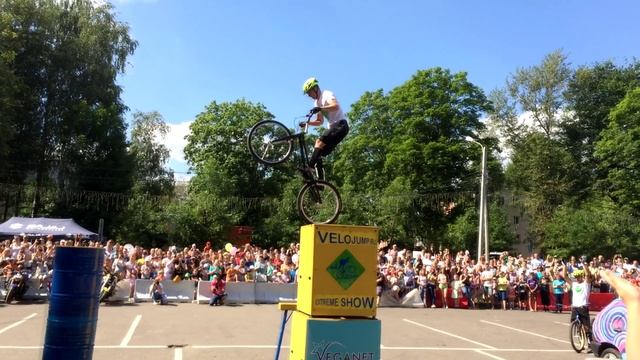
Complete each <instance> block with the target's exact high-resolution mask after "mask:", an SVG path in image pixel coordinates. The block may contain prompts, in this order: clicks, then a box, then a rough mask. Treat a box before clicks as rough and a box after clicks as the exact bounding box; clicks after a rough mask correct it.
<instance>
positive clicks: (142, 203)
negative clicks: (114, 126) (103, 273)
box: [119, 112, 174, 246]
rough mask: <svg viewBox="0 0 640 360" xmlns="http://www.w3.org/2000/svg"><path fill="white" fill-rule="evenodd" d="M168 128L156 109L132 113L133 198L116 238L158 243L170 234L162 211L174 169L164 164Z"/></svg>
mask: <svg viewBox="0 0 640 360" xmlns="http://www.w3.org/2000/svg"><path fill="white" fill-rule="evenodd" d="M168 131H169V127H168V126H167V125H166V123H165V122H164V119H163V118H162V115H160V114H159V113H158V112H151V113H142V112H136V113H134V114H133V128H132V130H131V145H130V146H129V152H130V154H131V156H132V158H133V163H134V171H133V178H134V184H133V188H132V198H131V199H130V200H129V202H128V204H127V208H126V209H125V211H124V212H123V216H122V220H121V225H120V226H119V233H120V234H119V237H120V238H122V239H123V240H126V239H127V238H131V239H136V242H137V243H139V244H141V245H144V246H159V245H163V243H164V242H165V241H166V240H167V236H166V234H168V233H169V231H168V230H170V229H167V227H166V226H165V225H166V224H167V221H165V217H166V214H165V213H164V211H165V209H164V208H165V207H166V206H167V204H168V202H169V200H170V198H171V197H172V195H173V185H174V184H173V181H174V178H173V172H172V171H171V170H168V169H167V168H166V167H165V166H166V164H167V161H168V160H169V149H167V147H166V146H164V145H163V144H162V143H159V142H158V141H162V140H163V139H164V138H165V137H166V135H167V133H168Z"/></svg>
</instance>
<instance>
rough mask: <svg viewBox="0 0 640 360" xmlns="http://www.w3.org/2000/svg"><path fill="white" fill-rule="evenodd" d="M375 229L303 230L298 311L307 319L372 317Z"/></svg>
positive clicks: (319, 227) (328, 227)
mask: <svg viewBox="0 0 640 360" xmlns="http://www.w3.org/2000/svg"><path fill="white" fill-rule="evenodd" d="M377 250H378V228H375V227H368V226H345V225H320V224H311V225H306V226H303V227H302V228H301V230H300V268H299V270H298V279H297V280H298V300H297V309H298V311H302V312H304V313H306V314H309V315H311V316H345V317H349V316H354V317H375V315H376V274H377V267H376V266H377V264H376V262H377Z"/></svg>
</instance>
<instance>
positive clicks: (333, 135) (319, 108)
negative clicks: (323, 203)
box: [300, 77, 349, 179]
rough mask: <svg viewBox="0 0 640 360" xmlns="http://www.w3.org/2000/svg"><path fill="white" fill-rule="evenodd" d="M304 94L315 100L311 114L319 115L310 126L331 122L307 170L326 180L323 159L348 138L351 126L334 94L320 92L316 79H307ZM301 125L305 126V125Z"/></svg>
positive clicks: (315, 148) (314, 151)
mask: <svg viewBox="0 0 640 360" xmlns="http://www.w3.org/2000/svg"><path fill="white" fill-rule="evenodd" d="M302 92H303V93H304V94H306V95H308V96H309V97H311V98H312V99H313V105H314V107H313V109H311V113H314V114H316V113H317V114H318V116H317V117H316V119H315V120H313V121H309V125H313V126H320V125H322V124H323V123H324V120H325V118H326V119H327V121H328V122H329V129H328V130H326V131H325V132H324V133H323V134H322V135H321V136H320V138H318V140H316V143H315V146H314V149H313V154H311V158H310V159H309V169H307V171H308V172H310V173H311V174H313V172H314V171H315V173H316V175H317V177H318V178H319V179H324V168H323V167H322V157H324V156H327V155H329V154H330V153H331V152H332V151H333V149H335V147H336V145H338V143H340V141H342V140H343V139H344V138H345V136H347V134H348V133H349V124H348V123H347V118H346V116H345V115H344V112H342V108H341V107H340V103H338V99H336V96H335V95H334V93H333V92H331V91H329V90H324V91H322V90H320V85H319V83H318V80H317V79H316V78H314V77H312V78H309V79H307V81H305V82H304V84H303V85H302ZM300 125H301V126H304V123H301V124H300Z"/></svg>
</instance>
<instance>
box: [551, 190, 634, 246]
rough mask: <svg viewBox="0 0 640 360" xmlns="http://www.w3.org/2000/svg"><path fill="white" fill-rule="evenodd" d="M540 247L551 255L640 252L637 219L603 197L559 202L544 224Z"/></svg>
mask: <svg viewBox="0 0 640 360" xmlns="http://www.w3.org/2000/svg"><path fill="white" fill-rule="evenodd" d="M545 232H546V234H547V237H548V239H549V241H546V242H545V243H544V244H543V250H544V252H546V253H549V254H551V255H554V256H558V257H564V258H568V257H569V256H572V255H574V256H575V255H587V256H597V255H604V256H606V257H612V256H613V255H614V254H620V253H621V254H625V255H626V256H629V257H637V256H638V255H640V251H639V250H638V249H640V242H639V241H638V239H640V223H638V218H637V217H636V216H634V215H633V214H632V213H631V212H630V211H629V209H626V208H623V207H620V206H618V205H617V204H615V203H613V202H612V201H610V200H607V199H590V200H588V201H585V202H583V203H581V204H580V205H579V206H578V207H577V208H574V207H571V206H563V207H561V208H560V209H558V211H557V212H556V213H555V214H554V216H553V219H551V221H549V222H548V223H547V224H546V229H545Z"/></svg>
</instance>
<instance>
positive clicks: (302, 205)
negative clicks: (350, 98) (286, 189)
mask: <svg viewBox="0 0 640 360" xmlns="http://www.w3.org/2000/svg"><path fill="white" fill-rule="evenodd" d="M313 115H314V114H313V113H311V112H310V113H309V114H307V115H306V119H307V120H306V121H305V122H303V123H301V127H302V131H300V132H298V133H295V134H291V131H290V130H289V129H288V128H287V127H286V126H285V125H283V124H282V123H280V122H278V121H275V120H262V121H260V122H258V123H257V124H255V125H254V126H253V127H252V128H251V130H250V131H249V136H248V138H247V145H248V147H249V152H250V153H251V155H252V156H253V157H254V158H255V159H256V160H258V161H259V162H261V163H263V164H265V165H269V166H273V165H277V164H280V163H283V162H284V161H286V160H287V159H288V158H289V157H290V156H291V155H292V154H293V148H294V145H295V144H297V146H298V151H299V152H300V157H299V158H300V165H299V167H298V170H300V172H301V173H302V178H303V181H304V185H303V186H302V188H301V189H300V191H299V192H298V196H297V198H296V204H297V207H298V213H299V214H300V216H301V217H302V219H303V220H304V221H305V222H307V223H309V224H312V223H313V224H331V223H333V222H334V221H336V219H337V218H338V215H340V211H341V210H342V199H341V198H340V194H339V193H338V189H336V187H335V186H334V185H333V184H331V183H329V182H327V181H325V180H324V179H318V178H317V171H316V176H314V175H313V174H312V173H309V172H308V171H307V169H308V168H309V155H308V152H307V144H306V142H305V135H306V134H307V131H308V128H309V121H310V120H311V117H312V116H313ZM318 166H321V165H318Z"/></svg>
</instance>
